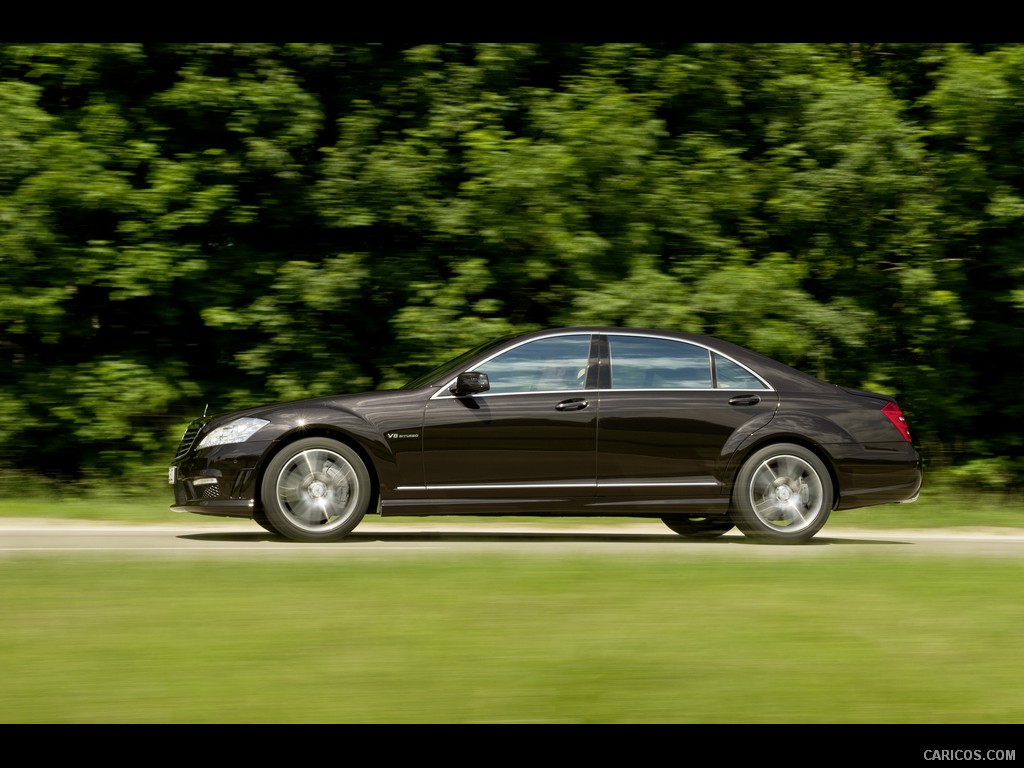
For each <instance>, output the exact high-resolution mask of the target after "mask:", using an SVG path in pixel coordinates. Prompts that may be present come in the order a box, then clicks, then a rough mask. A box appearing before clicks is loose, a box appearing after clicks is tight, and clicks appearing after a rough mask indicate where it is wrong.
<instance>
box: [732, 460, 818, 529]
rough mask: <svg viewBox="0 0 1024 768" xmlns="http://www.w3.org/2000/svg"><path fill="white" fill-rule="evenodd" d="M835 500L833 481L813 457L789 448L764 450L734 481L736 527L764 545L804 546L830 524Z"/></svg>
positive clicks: (742, 469) (745, 464)
mask: <svg viewBox="0 0 1024 768" xmlns="http://www.w3.org/2000/svg"><path fill="white" fill-rule="evenodd" d="M833 494H834V491H833V488H832V478H831V476H830V475H829V473H828V470H827V469H826V468H825V465H824V463H823V462H822V461H821V459H819V458H818V456H817V455H816V454H815V453H813V452H812V451H810V450H808V449H807V448H804V447H802V446H799V445H790V444H787V443H780V444H778V445H770V446H767V447H765V448H762V449H761V450H759V451H756V452H755V453H754V454H752V455H751V456H750V458H749V459H747V461H746V463H744V465H743V467H742V468H741V469H740V473H739V475H738V476H737V478H736V487H735V489H734V490H733V511H734V517H735V522H736V527H737V528H739V529H740V530H741V531H742V532H743V533H744V535H746V536H749V537H751V538H753V539H758V540H761V541H765V542H771V543H798V542H802V541H807V540H808V539H810V538H811V537H812V536H814V534H816V533H817V532H818V531H819V530H821V527H822V526H823V525H824V524H825V521H826V520H828V516H829V513H830V512H831V511H832V503H833V499H834V495H833Z"/></svg>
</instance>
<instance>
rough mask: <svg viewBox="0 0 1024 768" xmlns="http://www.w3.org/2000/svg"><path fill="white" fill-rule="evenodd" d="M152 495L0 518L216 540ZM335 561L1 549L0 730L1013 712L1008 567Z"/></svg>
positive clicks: (739, 561)
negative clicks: (176, 529)
mask: <svg viewBox="0 0 1024 768" xmlns="http://www.w3.org/2000/svg"><path fill="white" fill-rule="evenodd" d="M168 503H169V501H168V500H167V499H161V498H159V497H158V496H157V497H155V498H154V497H146V496H143V497H141V498H139V497H135V498H128V499H126V498H120V499H116V500H111V499H107V500H105V501H104V500H100V499H98V498H96V497H92V498H90V497H89V495H88V494H85V495H83V496H82V497H81V498H61V499H47V500H41V499H35V500H26V499H9V498H8V499H3V500H0V509H2V515H3V516H8V517H68V518H78V519H91V520H115V521H119V522H124V521H128V520H137V521H138V522H140V523H146V522H169V521H171V522H180V521H188V522H190V523H194V524H195V525H196V526H197V527H198V526H202V525H204V524H206V522H207V519H206V518H199V517H195V516H182V515H179V514H177V513H173V512H170V511H169V510H168V509H167V504H168ZM1021 515H1022V511H1021V505H1020V504H1019V503H1014V501H1013V499H1012V498H999V497H996V496H986V497H981V498H973V499H969V498H967V497H964V498H958V497H957V496H956V495H955V494H954V493H943V494H935V495H934V496H932V495H930V494H929V493H928V491H927V490H926V492H925V493H924V494H922V498H921V499H920V500H919V501H918V502H916V503H915V504H909V505H893V506H889V507H881V508H877V509H874V510H863V511H857V512H844V513H836V514H835V515H834V516H833V518H832V520H831V521H830V522H829V524H828V525H827V526H826V529H825V530H826V531H827V530H828V527H829V526H837V527H850V526H853V527H858V526H860V527H865V528H887V527H888V528H926V527H953V526H964V527H972V528H988V527H1020V519H1021ZM451 519H452V518H448V520H451ZM396 520H400V519H399V518H396ZM406 520H408V519H406ZM476 520H480V518H469V519H467V520H464V521H463V522H464V525H465V526H466V528H467V530H472V524H473V522H474V521H476ZM578 523H579V518H575V519H564V520H555V521H546V522H545V523H544V524H546V525H557V526H569V525H574V524H578ZM243 524H244V523H243ZM253 525H254V526H255V523H253ZM337 546H338V557H337V559H334V558H332V559H331V560H324V559H323V558H321V557H318V558H316V559H309V560H303V559H301V557H296V558H295V559H286V560H282V559H281V558H273V559H272V560H267V561H257V560H253V559H251V558H246V559H245V560H240V559H234V558H228V557H225V558H224V559H223V560H218V559H213V560H211V559H209V558H207V557H204V558H203V559H202V560H180V559H168V560H152V559H151V558H150V559H143V558H142V557H141V556H133V555H132V554H131V553H129V554H127V555H123V556H120V555H119V556H117V557H109V558H108V557H107V556H104V558H103V559H98V558H97V557H96V556H95V555H93V556H86V555H82V554H77V555H68V554H66V553H57V556H53V555H52V554H50V555H46V556H43V555H39V554H35V555H27V554H17V555H10V554H7V555H4V556H2V557H0V616H2V617H3V627H4V631H3V632H2V633H0V680H3V685H0V723H84V724H90V723H399V724H404V723H438V724H451V723H706V724H715V723H732V724H740V723H760V724H804V723H840V724H856V723H896V724H911V723H913V724H917V723H920V724H929V723H930V724H961V723H964V724H971V723H985V724H1015V723H1019V722H1021V720H1022V719H1024V684H1022V683H1024V657H1022V656H1021V654H1020V653H1019V648H1020V638H1021V637H1022V636H1024V612H1021V611H1020V609H1019V605H1020V585H1021V584H1022V583H1024V557H1013V556H999V557H993V556H991V555H988V554H987V555H986V556H984V557H981V556H978V557H974V556H966V555H965V556H957V557H955V558H949V557H941V556H939V555H934V554H922V553H913V552H908V551H906V548H894V550H893V551H892V552H891V553H887V554H877V553H876V554H867V553H863V552H862V553H857V552H855V551H850V552H848V553H847V552H844V553H842V554H841V555H839V556H830V557H821V556H817V555H816V552H815V550H814V549H812V548H807V549H806V550H801V551H802V552H806V553H807V554H806V555H801V554H798V555H797V556H794V557H786V558H778V557H772V558H764V557H755V556H752V555H751V554H750V553H751V552H752V550H751V549H750V548H747V547H743V548H729V550H728V551H725V550H721V552H722V554H719V551H718V550H716V551H715V552H712V553H703V552H702V554H701V556H699V557H680V556H679V553H678V552H674V553H665V552H663V551H659V550H652V552H651V554H650V556H647V555H645V556H644V557H642V558H638V557H635V556H623V555H622V554H621V553H620V554H614V553H612V552H609V553H608V554H607V555H602V554H587V555H585V556H584V555H579V554H576V555H566V554H565V553H564V552H562V553H561V554H558V553H556V552H555V551H553V550H550V549H546V548H544V549H542V548H538V549H537V550H524V552H523V553H522V554H508V553H504V554H501V555H495V554H490V555H487V554H481V553H473V552H463V553H458V554H457V555H455V554H451V553H440V552H429V551H428V552H425V553H412V552H408V551H405V552H396V553H395V556H394V557H393V558H373V559H371V560H366V559H362V558H360V559H359V560H355V559H352V558H347V557H346V556H345V548H344V543H343V542H342V543H339V544H338V545H337ZM799 549H800V548H798V550H799ZM819 551H820V550H819ZM1022 554H1024V553H1022ZM995 746H1000V745H995ZM916 757H918V756H917V755H915V758H916Z"/></svg>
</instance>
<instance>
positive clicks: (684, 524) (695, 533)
mask: <svg viewBox="0 0 1024 768" xmlns="http://www.w3.org/2000/svg"><path fill="white" fill-rule="evenodd" d="M661 522H663V523H664V524H665V525H667V526H668V527H669V528H671V529H672V530H673V531H675V532H676V533H678V534H679V535H680V536H685V537H686V538H688V539H717V538H718V537H719V536H721V535H723V534H725V533H728V532H729V531H731V530H732V529H733V528H734V527H735V526H734V523H733V522H732V520H730V519H729V518H726V517H701V516H700V515H669V516H667V517H663V518H661Z"/></svg>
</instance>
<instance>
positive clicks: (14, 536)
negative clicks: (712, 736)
mask: <svg viewBox="0 0 1024 768" xmlns="http://www.w3.org/2000/svg"><path fill="white" fill-rule="evenodd" d="M494 551H515V552H521V553H535V554H538V555H542V554H545V553H552V552H553V553H558V554H560V555H564V554H565V553H566V552H574V553H589V554H601V553H608V554H612V553H625V554H629V555H633V556H645V555H648V554H650V555H653V554H655V553H659V554H663V553H669V552H670V553H674V554H675V555H678V556H683V557H690V556H697V555H705V554H716V555H721V554H737V555H742V556H744V557H752V556H764V557H783V558H794V557H819V556H842V555H846V554H850V553H863V552H871V551H874V552H888V553H890V554H896V555H900V556H906V555H913V554H926V553H928V554H931V553H947V554H950V555H969V556H1009V557H1024V530H1020V529H1003V528H999V529H984V530H978V529H934V530H904V531H867V530H857V529H843V528H842V527H840V526H835V527H833V526H830V525H826V526H825V528H824V529H823V530H822V531H821V532H819V533H818V535H817V536H816V537H815V538H814V539H812V540H811V541H810V542H808V543H806V544H802V545H795V546H792V545H790V546H776V545H766V544H759V543H756V542H753V541H751V540H749V539H746V538H744V537H743V536H742V534H740V533H739V532H738V531H736V530H733V531H732V532H730V533H728V534H726V535H725V536H723V537H721V538H719V539H713V540H709V541H695V540H688V539H684V538H683V537H681V536H678V535H677V534H675V533H673V532H672V531H670V530H669V529H668V528H667V527H665V526H664V525H663V524H662V523H661V522H658V521H652V522H637V523H631V524H627V525H623V524H608V525H601V524H586V525H583V526H577V525H573V526H571V527H570V526H569V525H565V524H561V525H559V524H531V523H518V522H516V523H511V522H510V523H502V522H501V521H491V520H481V519H480V518H472V519H468V520H466V521H465V522H458V523H454V524H453V523H447V522H446V523H437V522H432V521H429V520H421V519H419V518H416V519H409V518H406V519H404V520H403V521H401V522H397V521H394V520H387V521H380V520H377V519H369V518H368V519H367V520H365V521H363V523H362V524H360V526H359V527H358V528H356V530H355V531H354V532H353V533H351V534H350V535H349V536H348V538H346V539H344V540H343V541H340V542H336V543H333V544H300V543H296V542H291V541H288V540H286V539H283V538H280V537H277V536H274V535H272V534H270V533H267V532H266V531H264V530H263V529H262V528H260V527H259V526H258V525H256V524H255V523H252V522H248V521H244V520H240V521H230V520H227V521H222V520H220V519H215V518H214V519H210V520H207V519H204V518H197V519H195V520H191V519H183V520H182V521H180V522H178V521H176V522H173V523H158V524H143V523H130V524H129V523H108V522H91V521H81V520H44V519H25V518H7V519H4V518H0V559H5V558H10V557H14V556H24V555H39V556H67V555H69V554H72V553H73V554H95V555H105V556H144V557H154V556H167V557H224V556H236V555H237V556H261V557H265V556H271V555H273V556H277V555H283V556H288V557H294V556H300V555H301V556H302V557H310V556H329V557H349V556H363V555H373V556H395V555H396V554H397V553H412V554H417V555H430V554H435V553H436V554H452V553H458V554H480V553H484V552H494Z"/></svg>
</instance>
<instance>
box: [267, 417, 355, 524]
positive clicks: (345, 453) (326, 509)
mask: <svg viewBox="0 0 1024 768" xmlns="http://www.w3.org/2000/svg"><path fill="white" fill-rule="evenodd" d="M261 490H262V500H263V509H264V511H265V512H266V516H267V520H268V521H269V522H270V524H271V525H272V526H273V527H274V528H275V529H276V531H277V532H278V533H280V534H281V535H282V536H285V537H287V538H289V539H292V540H294V541H309V542H318V541H337V540H339V539H341V538H344V537H345V536H346V535H347V534H348V533H349V532H350V531H352V529H353V528H355V527H356V526H357V525H358V524H359V522H360V521H361V520H362V519H363V515H364V514H366V510H367V509H368V508H369V506H370V499H371V495H372V487H371V482H370V473H369V471H368V470H367V469H366V464H365V463H364V462H363V460H362V459H361V458H360V457H359V454H358V453H356V452H355V451H354V450H353V449H352V448H350V447H349V446H347V445H345V444H344V443H340V442H338V441H337V440H330V439H327V438H321V437H311V438H306V439H304V440H298V441H296V442H294V443H291V444H290V445H287V446H285V447H284V448H283V449H282V450H281V452H280V453H278V454H277V455H276V456H275V457H274V458H273V459H272V460H271V461H270V463H269V464H268V465H267V471H266V473H265V474H264V476H263V484H262V486H261ZM257 522H259V521H257Z"/></svg>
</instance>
